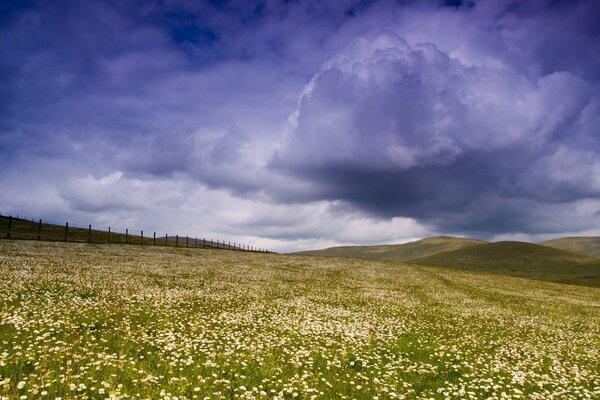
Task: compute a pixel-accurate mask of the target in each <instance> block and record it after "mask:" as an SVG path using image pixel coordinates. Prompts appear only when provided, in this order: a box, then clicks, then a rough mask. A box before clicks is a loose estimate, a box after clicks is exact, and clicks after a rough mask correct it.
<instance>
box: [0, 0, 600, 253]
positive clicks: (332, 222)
mask: <svg viewBox="0 0 600 400" xmlns="http://www.w3.org/2000/svg"><path fill="white" fill-rule="evenodd" d="M0 7H1V8H0V41H1V42H2V43H3V48H2V51H1V52H0V96H1V98H2V102H0V166H1V170H0V185H2V190H1V191H0V192H1V193H0V211H1V212H3V213H9V212H11V213H25V214H34V215H32V216H35V217H38V216H40V217H46V216H48V217H52V218H56V219H61V218H62V219H65V218H77V219H79V220H81V221H82V222H84V223H87V222H93V223H101V224H104V223H105V224H109V223H110V224H113V225H114V224H117V225H119V224H121V225H123V224H125V223H127V224H130V226H138V227H140V228H146V229H149V228H152V229H164V230H169V231H170V232H173V231H175V230H181V233H190V234H201V233H206V234H207V235H214V236H219V235H220V236H221V237H223V236H226V237H228V238H231V239H232V241H242V240H246V241H248V240H250V241H252V242H253V243H255V244H256V245H258V246H261V247H270V248H273V247H275V248H276V249H280V250H286V249H300V248H307V247H320V246H325V245H334V244H340V243H343V244H351V243H376V242H386V243H388V242H397V241H405V240H408V239H413V238H417V237H422V236H426V235H428V234H436V233H450V234H459V235H460V234H462V235H474V236H478V237H482V238H488V239H489V238H496V237H497V238H505V237H524V238H532V239H535V238H545V237H549V236H556V235H559V234H575V233H576V234H594V233H599V234H600V230H599V229H598V228H597V221H598V214H599V213H600V156H599V154H600V131H599V129H600V46H599V44H600V19H599V18H598V16H599V15H600V6H598V4H597V2H595V1H550V0H535V1H528V2H514V1H509V0H496V1H452V2H448V1H431V2H420V1H419V2H417V1H414V2H413V1H408V2H396V1H352V0H348V1H340V2H319V1H300V2H287V1H256V2H246V1H239V2H237V1H211V2H195V1H186V0H177V1H175V0H169V1H160V2H159V1H156V2H152V1H150V2H144V3H143V4H138V3H136V2H130V1H119V2H116V1H114V2H113V1H101V0H96V1H90V2H86V3H85V5H84V4H83V3H81V2H76V1H69V0H61V1H56V2H52V3H48V2H41V1H40V2H38V1H30V2H25V1H23V2H5V3H3V5H2V6H0ZM325 225H326V226H325Z"/></svg>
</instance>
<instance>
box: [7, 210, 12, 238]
mask: <svg viewBox="0 0 600 400" xmlns="http://www.w3.org/2000/svg"><path fill="white" fill-rule="evenodd" d="M11 228H12V216H10V215H9V216H8V233H7V234H6V238H7V239H10V230H11Z"/></svg>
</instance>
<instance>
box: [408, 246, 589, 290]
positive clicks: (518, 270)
mask: <svg viewBox="0 0 600 400" xmlns="http://www.w3.org/2000/svg"><path fill="white" fill-rule="evenodd" d="M411 262H413V263H416V264H424V265H431V266H440V267H450V268H459V269H464V270H472V271H481V272H491V273H496V274H504V275H512V276H520V277H525V278H532V279H540V280H546V281H554V282H561V283H573V284H579V285H586V286H596V287H600V259H594V258H589V257H584V256H580V255H577V254H574V253H570V252H567V251H564V250H559V249H555V248H552V247H547V246H542V245H538V244H532V243H524V242H495V243H486V244H480V245H476V246H469V247H466V248H462V249H458V250H452V251H446V252H443V253H438V254H434V255H431V256H427V257H421V258H417V259H414V260H411Z"/></svg>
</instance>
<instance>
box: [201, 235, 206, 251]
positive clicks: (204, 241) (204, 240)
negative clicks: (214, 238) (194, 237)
mask: <svg viewBox="0 0 600 400" xmlns="http://www.w3.org/2000/svg"><path fill="white" fill-rule="evenodd" d="M205 247H206V238H202V248H203V249H204V248H205Z"/></svg>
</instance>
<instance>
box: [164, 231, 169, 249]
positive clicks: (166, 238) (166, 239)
mask: <svg viewBox="0 0 600 400" xmlns="http://www.w3.org/2000/svg"><path fill="white" fill-rule="evenodd" d="M168 245H169V243H168V236H167V234H166V233H165V246H168Z"/></svg>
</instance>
